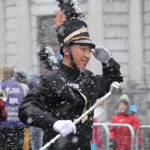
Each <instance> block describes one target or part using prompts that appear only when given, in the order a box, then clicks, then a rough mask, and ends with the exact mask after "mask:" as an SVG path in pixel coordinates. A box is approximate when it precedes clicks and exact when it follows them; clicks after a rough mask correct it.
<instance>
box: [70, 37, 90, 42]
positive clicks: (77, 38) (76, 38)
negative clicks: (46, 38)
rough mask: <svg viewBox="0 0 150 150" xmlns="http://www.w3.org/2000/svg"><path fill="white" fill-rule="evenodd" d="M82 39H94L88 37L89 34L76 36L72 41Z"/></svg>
mask: <svg viewBox="0 0 150 150" xmlns="http://www.w3.org/2000/svg"><path fill="white" fill-rule="evenodd" d="M81 39H87V40H90V41H92V40H91V39H90V38H89V37H87V36H79V37H75V38H72V39H71V41H76V40H81Z"/></svg>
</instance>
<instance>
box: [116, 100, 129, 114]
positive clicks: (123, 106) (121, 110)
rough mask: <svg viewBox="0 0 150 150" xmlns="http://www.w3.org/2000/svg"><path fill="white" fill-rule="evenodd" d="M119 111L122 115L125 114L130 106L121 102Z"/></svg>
mask: <svg viewBox="0 0 150 150" xmlns="http://www.w3.org/2000/svg"><path fill="white" fill-rule="evenodd" d="M118 109H119V111H120V112H121V113H124V112H126V111H127V109H128V106H127V104H125V103H124V102H120V103H119V105H118Z"/></svg>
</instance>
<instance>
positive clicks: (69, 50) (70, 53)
mask: <svg viewBox="0 0 150 150" xmlns="http://www.w3.org/2000/svg"><path fill="white" fill-rule="evenodd" d="M68 52H69V56H70V59H71V64H72V65H73V67H74V68H75V70H79V68H78V67H77V66H76V64H75V62H74V60H73V55H72V51H71V46H70V45H68Z"/></svg>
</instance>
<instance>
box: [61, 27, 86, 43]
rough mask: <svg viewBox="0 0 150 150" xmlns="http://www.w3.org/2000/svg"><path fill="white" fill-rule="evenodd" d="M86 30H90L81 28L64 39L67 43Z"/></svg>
mask: <svg viewBox="0 0 150 150" xmlns="http://www.w3.org/2000/svg"><path fill="white" fill-rule="evenodd" d="M84 32H88V29H87V28H83V29H79V30H76V31H74V32H73V33H71V34H69V35H68V36H67V37H66V38H65V39H64V43H66V42H67V41H69V40H70V39H71V38H73V37H74V36H76V35H78V34H81V33H84Z"/></svg>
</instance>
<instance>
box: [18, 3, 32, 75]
mask: <svg viewBox="0 0 150 150" xmlns="http://www.w3.org/2000/svg"><path fill="white" fill-rule="evenodd" d="M16 18H17V22H18V23H17V29H16V32H17V37H18V49H19V55H18V64H17V70H22V71H25V72H27V73H28V72H30V71H31V66H32V61H31V60H32V59H31V58H32V56H31V31H30V30H31V23H30V6H29V3H28V0H23V1H20V0H17V16H16Z"/></svg>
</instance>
